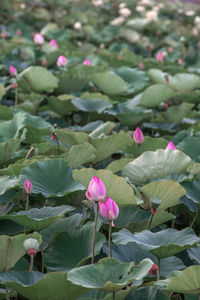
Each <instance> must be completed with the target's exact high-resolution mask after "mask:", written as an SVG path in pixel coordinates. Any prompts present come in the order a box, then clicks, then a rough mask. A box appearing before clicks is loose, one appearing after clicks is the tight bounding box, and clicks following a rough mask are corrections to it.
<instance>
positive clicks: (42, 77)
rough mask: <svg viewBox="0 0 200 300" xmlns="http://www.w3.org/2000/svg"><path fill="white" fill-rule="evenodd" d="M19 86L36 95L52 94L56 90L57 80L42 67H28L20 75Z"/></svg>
mask: <svg viewBox="0 0 200 300" xmlns="http://www.w3.org/2000/svg"><path fill="white" fill-rule="evenodd" d="M18 82H19V85H20V86H21V87H22V88H23V89H24V90H25V91H28V92H29V91H32V92H36V93H41V92H52V91H53V90H54V89H55V88H57V86H58V83H57V78H56V77H55V76H54V75H53V74H52V73H51V72H49V71H48V70H47V69H45V68H43V67H33V66H31V67H29V68H28V69H26V70H24V71H23V72H22V73H20V76H19V81H18Z"/></svg>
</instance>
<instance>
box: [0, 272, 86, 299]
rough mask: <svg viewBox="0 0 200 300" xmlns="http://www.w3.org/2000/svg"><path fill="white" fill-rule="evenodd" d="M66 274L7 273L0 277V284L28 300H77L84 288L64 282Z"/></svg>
mask: <svg viewBox="0 0 200 300" xmlns="http://www.w3.org/2000/svg"><path fill="white" fill-rule="evenodd" d="M66 276H67V273H65V272H54V273H48V274H46V275H45V274H43V273H40V272H36V271H33V272H25V271H20V272H14V271H9V272H6V273H3V274H1V275H0V282H1V283H4V284H6V286H8V287H10V288H12V289H14V290H16V291H17V292H18V293H19V294H20V295H22V296H23V297H25V298H27V299H29V300H77V299H78V298H79V297H80V296H81V295H82V294H84V293H85V292H87V289H86V288H83V287H81V286H77V285H74V284H72V283H71V282H69V281H67V280H66Z"/></svg>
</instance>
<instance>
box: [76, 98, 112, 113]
mask: <svg viewBox="0 0 200 300" xmlns="http://www.w3.org/2000/svg"><path fill="white" fill-rule="evenodd" d="M72 103H73V105H74V106H75V107H76V108H78V109H79V110H80V111H87V112H93V111H96V112H98V113H99V114H101V113H102V112H103V111H104V110H105V109H106V108H111V107H112V104H111V103H110V102H109V101H108V100H104V99H82V98H74V99H72Z"/></svg>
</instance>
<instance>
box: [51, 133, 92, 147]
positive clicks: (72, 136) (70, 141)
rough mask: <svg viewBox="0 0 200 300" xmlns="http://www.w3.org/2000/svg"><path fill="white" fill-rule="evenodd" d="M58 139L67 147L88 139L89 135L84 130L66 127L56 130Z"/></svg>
mask: <svg viewBox="0 0 200 300" xmlns="http://www.w3.org/2000/svg"><path fill="white" fill-rule="evenodd" d="M56 135H57V137H58V139H59V140H60V141H61V142H62V143H63V144H64V145H66V146H67V147H71V146H74V145H79V144H83V143H86V142H88V141H89V137H88V135H87V134H86V133H85V132H74V131H70V130H66V129H58V130H56Z"/></svg>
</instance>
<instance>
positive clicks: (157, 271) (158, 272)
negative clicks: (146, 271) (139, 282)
mask: <svg viewBox="0 0 200 300" xmlns="http://www.w3.org/2000/svg"><path fill="white" fill-rule="evenodd" d="M158 268H159V270H156V273H157V281H158V280H160V258H158Z"/></svg>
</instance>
